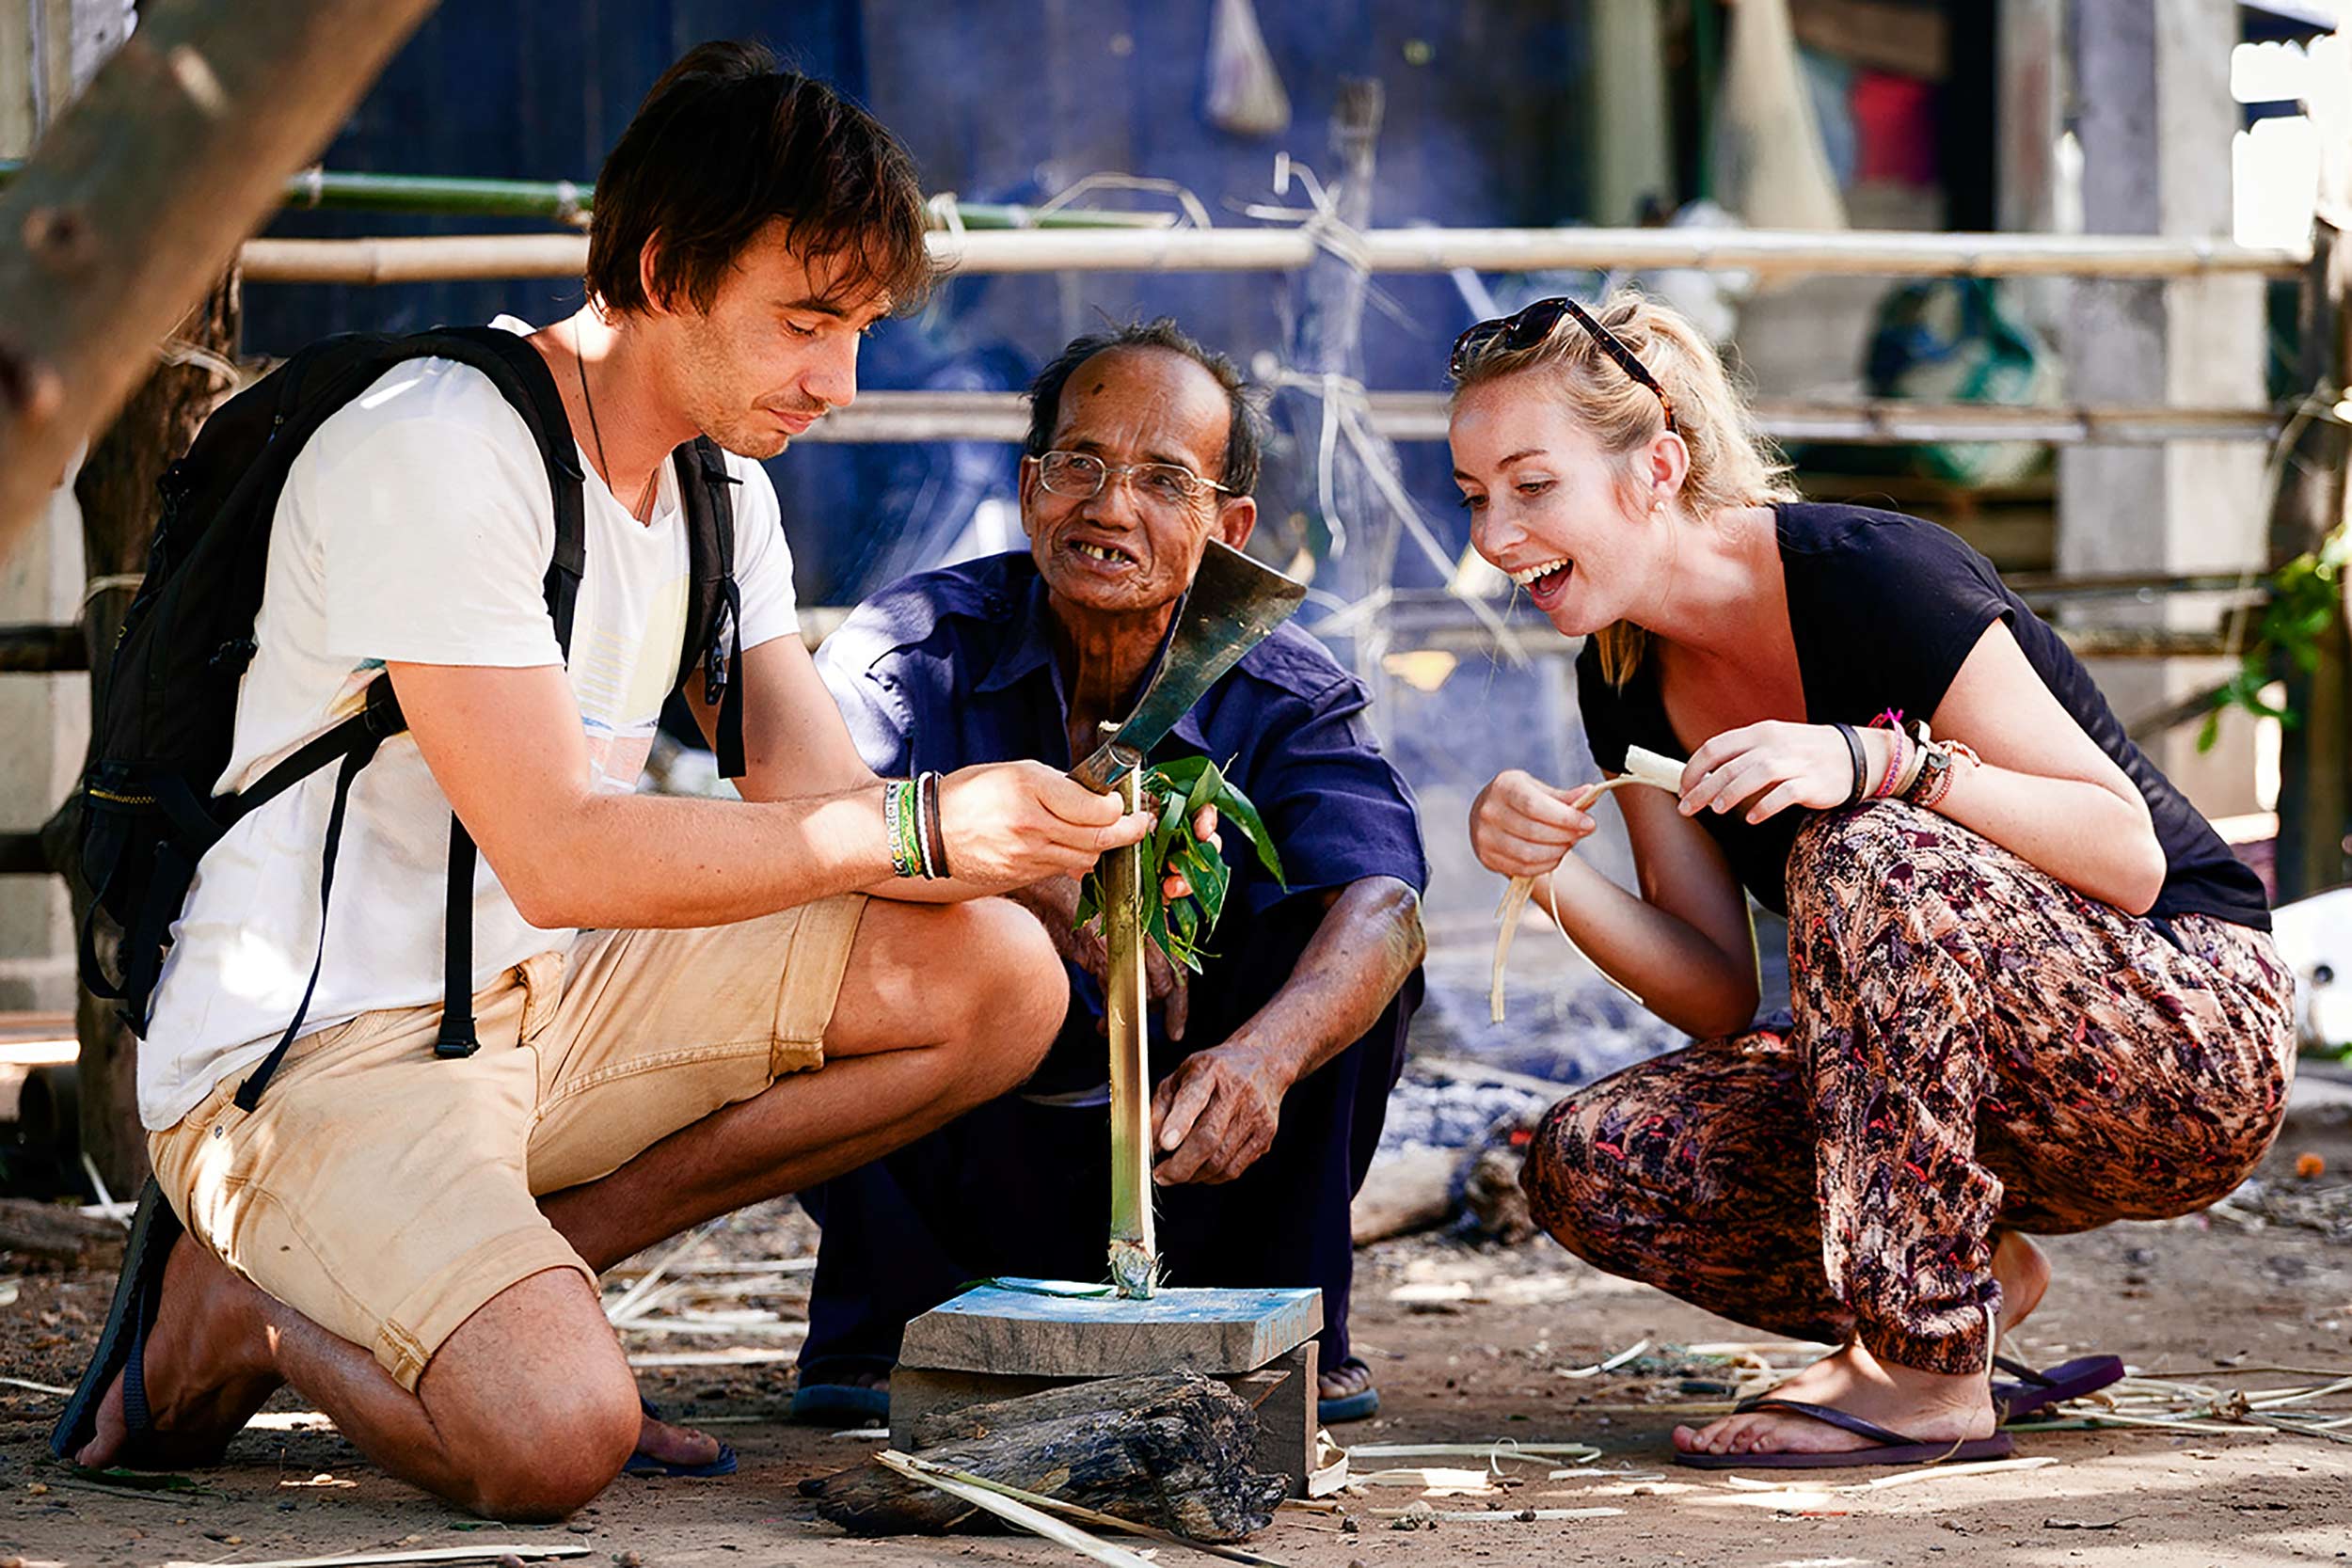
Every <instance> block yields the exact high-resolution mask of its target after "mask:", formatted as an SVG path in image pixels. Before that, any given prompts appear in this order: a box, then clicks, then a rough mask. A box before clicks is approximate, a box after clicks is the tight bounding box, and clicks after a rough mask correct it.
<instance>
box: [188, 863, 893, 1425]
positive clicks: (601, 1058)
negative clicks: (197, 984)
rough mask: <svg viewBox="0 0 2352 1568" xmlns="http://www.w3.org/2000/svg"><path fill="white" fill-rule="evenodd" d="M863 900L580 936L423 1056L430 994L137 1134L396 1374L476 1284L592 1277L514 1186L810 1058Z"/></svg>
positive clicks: (207, 1221)
mask: <svg viewBox="0 0 2352 1568" xmlns="http://www.w3.org/2000/svg"><path fill="white" fill-rule="evenodd" d="M865 909H866V897H865V895H863V894H851V895H846V896H843V897H839V898H830V899H826V900H824V901H822V902H820V903H816V904H810V905H806V906H803V908H801V909H797V910H787V911H784V912H783V913H781V914H773V915H769V916H766V917H765V918H763V919H759V920H747V921H743V922H741V923H739V924H738V925H733V926H722V927H707V928H704V929H699V930H683V931H598V932H589V933H583V934H582V935H581V937H580V940H579V941H578V942H577V943H576V944H575V945H574V946H573V948H572V950H571V951H570V953H568V954H564V953H553V952H550V953H542V954H539V955H538V956H537V957H535V958H530V959H528V960H526V961H524V962H523V963H520V964H517V965H516V966H515V967H514V968H513V969H511V970H509V971H508V972H507V973H506V974H502V975H501V976H500V977H499V980H498V982H497V983H496V984H495V985H492V986H490V987H489V988H488V989H486V990H484V991H483V992H482V993H481V994H480V995H479V996H476V997H475V998H474V1016H475V1021H476V1031H477V1034H478V1036H479V1037H480V1039H481V1041H482V1049H481V1050H480V1051H478V1052H476V1053H474V1054H473V1055H471V1056H469V1057H466V1058H464V1059H462V1060H450V1061H444V1060H442V1059H440V1058H438V1057H437V1056H435V1055H434V1054H433V1039H434V1036H435V1035H436V1033H437V1031H438V1029H439V1027H440V1017H441V1009H440V1006H438V1005H437V1004H435V1005H433V1006H421V1007H397V1008H390V1009H387V1010H385V1011H381V1012H373V1013H363V1014H361V1015H360V1016H359V1017H358V1018H356V1019H353V1020H352V1021H351V1022H348V1023H342V1024H338V1025H336V1026H335V1027H333V1028H329V1029H322V1030H320V1031H319V1032H318V1033H316V1034H314V1035H310V1036H309V1037H305V1038H303V1039H301V1040H299V1041H297V1042H295V1045H294V1050H293V1051H291V1052H289V1053H287V1056H286V1060H285V1061H284V1063H283V1064H282V1065H281V1066H280V1067H279V1068H278V1073H277V1075H276V1076H275V1077H274V1078H272V1079H271V1080H270V1084H269V1088H268V1091H267V1092H266V1093H265V1094H263V1095H262V1101H261V1103H260V1105H259V1106H257V1107H256V1108H255V1109H254V1110H253V1111H252V1112H250V1113H247V1112H244V1111H240V1110H239V1109H237V1107H236V1104H235V1098H236V1093H237V1088H238V1086H239V1085H241V1084H242V1083H243V1082H244V1081H245V1079H246V1076H247V1073H246V1072H245V1071H238V1072H233V1073H230V1075H229V1076H228V1077H227V1078H225V1079H223V1080H222V1081H221V1083H220V1084H219V1085H216V1086H215V1088H214V1090H213V1092H212V1093H211V1094H210V1095H209V1096H207V1097H206V1099H205V1100H204V1101H203V1102H202V1103H201V1104H199V1105H198V1106H197V1108H196V1109H195V1110H193V1111H191V1112H189V1113H188V1115H187V1116H186V1117H183V1119H182V1120H181V1121H180V1123H179V1124H178V1125H177V1126H175V1127H171V1128H169V1129H167V1130H166V1131H164V1132H152V1133H150V1134H149V1135H148V1150H149V1153H150V1155H151V1158H152V1160H153V1162H154V1165H155V1175H156V1179H157V1180H158V1181H160V1182H161V1184H162V1186H163V1190H164V1194H165V1196H166V1197H167V1198H168V1199H169V1200H170V1202H171V1205H172V1207H173V1209H174V1210H175V1211H176V1212H178V1213H179V1215H180V1217H181V1219H182V1220H183V1222H184V1223H185V1224H186V1226H187V1227H188V1230H189V1232H190V1234H192V1235H194V1236H195V1237H197V1238H198V1239H199V1241H201V1242H202V1243H204V1244H205V1245H206V1246H208V1247H210V1248H212V1250H213V1251H215V1253H217V1254H219V1255H220V1257H221V1259H223V1260H224V1261H225V1262H227V1263H228V1265H229V1266H230V1268H231V1269H233V1270H235V1271H236V1272H237V1273H238V1274H241V1275H244V1276H246V1278H247V1279H250V1280H251V1281H253V1283H254V1284H256V1285H258V1286H259V1287H261V1289H262V1290H263V1291H267V1292H268V1293H269V1294H270V1295H272V1296H275V1297H277V1298H278V1300H279V1301H282V1302H284V1303H286V1304H287V1305H288V1306H290V1307H294V1309H295V1310H297V1311H299V1312H301V1313H302V1314H303V1315H304V1316H305V1317H308V1318H310V1320H311V1321H312V1322H314V1323H318V1324H320V1325H321V1326H322V1327H324V1328H326V1329H329V1330H331V1331H332V1332H334V1333H336V1334H340V1335H342V1337H343V1338H346V1339H349V1340H351V1341H352V1342H354V1343H355V1344H359V1345H364V1346H366V1347H368V1348H369V1349H370V1350H372V1351H373V1353H374V1354H375V1358H376V1360H377V1361H379V1362H380V1363H382V1364H383V1367H384V1370H386V1371H388V1372H389V1373H391V1375H392V1376H393V1377H394V1378H395V1379H397V1380H398V1381H399V1383H400V1385H401V1386H403V1387H405V1388H409V1389H413V1388H415V1387H416V1386H417V1380H418V1379H419V1378H420V1377H421V1376H422V1375H423V1374H424V1369H425V1364H426V1363H427V1362H429V1361H431V1360H432V1359H433V1354H434V1352H436V1351H437V1350H438V1349H439V1348H440V1346H441V1343H442V1341H444V1340H445V1339H447V1338H449V1336H450V1335H451V1333H453V1331H454V1330H455V1329H456V1327H457V1325H458V1324H460V1323H464V1322H465V1321H466V1320H467V1319H468V1318H469V1317H470V1316H471V1315H472V1314H473V1313H474V1312H475V1311H476V1310H478V1309H479V1308H480V1307H482V1306H483V1305H484V1304H485V1303H486V1302H488V1301H489V1300H490V1298H491V1297H493V1296H495V1295H497V1294H498V1293H499V1292H500V1291H504V1290H506V1289H507V1288H508V1287H509V1286H512V1285H516V1284H518V1283H520V1282H521V1281H522V1280H524V1279H527V1278H529V1277H530V1276H531V1275H534V1274H538V1273H541V1272H542V1271H544V1270H548V1269H574V1270H577V1271H579V1273H580V1275H581V1276H582V1277H584V1278H586V1279H587V1280H588V1281H589V1282H590V1284H591V1285H592V1286H593V1285H594V1284H595V1281H596V1276H595V1275H594V1274H593V1273H591V1271H590V1270H589V1268H588V1266H587V1264H586V1263H584V1262H583V1261H581V1259H580V1256H579V1254H577V1253H575V1252H574V1251H573V1250H572V1248H571V1246H570V1245H569V1244H568V1243H565V1242H564V1239H563V1238H562V1237H561V1236H559V1235H557V1234H556V1232H555V1229H554V1227H551V1226H549V1225H548V1222H547V1220H546V1219H545V1218H544V1217H542V1216H541V1214H540V1212H539V1209H538V1205H537V1204H536V1202H534V1201H533V1198H534V1195H537V1194H541V1193H551V1192H555V1191H557V1190H559V1189H561V1188H564V1187H572V1186H577V1185H579V1184H580V1182H583V1181H592V1180H596V1178H597V1177H600V1176H603V1175H605V1174H607V1173H608V1172H611V1171H612V1170H614V1169H617V1168H618V1167H619V1166H621V1165H622V1164H626V1163H627V1162H628V1160H629V1159H630V1158H631V1157H633V1156H634V1155H636V1154H637V1153H638V1152H639V1151H640V1150H642V1149H644V1148H646V1147H648V1146H649V1145H651V1144H653V1143H655V1142H657V1141H658V1140H660V1139H661V1138H663V1137H666V1136H667V1135H668V1134H670V1133H672V1132H676V1131H677V1130H678V1129H679V1128H681V1127H686V1126H689V1125H691V1123H693V1122H696V1121H699V1120H701V1119H702V1118H703V1117H707V1116H709V1115H710V1114H711V1113H712V1112H714V1111H716V1110H718V1109H719V1108H720V1107H722V1106H724V1105H729V1104H732V1103H734V1102H735V1101H739V1100H748V1099H749V1098H751V1097H752V1096H753V1095H755V1094H757V1093H759V1092H760V1091H761V1090H762V1089H765V1088H766V1087H767V1086H768V1085H770V1084H771V1083H773V1082H774V1081H775V1080H776V1078H777V1077H778V1076H779V1075H781V1074H784V1073H788V1072H802V1071H806V1070H808V1069H814V1068H818V1067H821V1066H822V1065H823V1064H824V1035H825V1029H826V1026H827V1025H828V1024H829V1023H830V1022H832V1020H833V1009H834V1000H835V998H836V997H838V996H839V994H840V990H841V978H842V974H843V972H844V971H845V970H846V969H847V968H848V966H849V959H850V943H851V942H853V941H854V940H855V938H856V936H857V927H858V920H859V918H860V916H861V915H863V914H864V912H865Z"/></svg>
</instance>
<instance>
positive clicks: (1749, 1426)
mask: <svg viewBox="0 0 2352 1568" xmlns="http://www.w3.org/2000/svg"><path fill="white" fill-rule="evenodd" d="M1772 1392H1773V1393H1775V1394H1777V1395H1781V1396H1783V1397H1786V1398H1788V1399H1791V1400H1798V1401H1802V1402H1804V1403H1806V1404H1823V1405H1828V1406H1830V1407H1831V1408H1832V1409H1836V1410H1841V1411H1843V1412H1845V1413H1846V1414H1847V1415H1849V1416H1859V1417H1861V1418H1863V1419H1864V1420H1866V1421H1869V1422H1872V1423H1874V1424H1876V1425H1878V1426H1882V1427H1884V1428H1886V1429H1887V1430H1888V1431H1889V1432H1897V1433H1901V1434H1902V1435H1903V1436H1905V1437H1910V1438H1914V1439H1915V1440H1917V1441H1919V1442H1922V1443H1958V1442H1962V1441H1964V1440H1966V1439H1969V1438H1975V1437H1990V1436H1992V1435H1993V1430H1994V1424H1995V1423H1994V1414H1993V1396H1992V1390H1991V1388H1990V1387H1989V1386H1988V1385H1987V1384H1986V1382H1985V1380H1984V1378H1983V1376H1982V1375H1981V1374H1980V1373H1973V1372H1972V1373H1967V1374H1963V1375H1960V1376H1947V1375H1945V1374H1943V1373H1940V1372H1923V1371H1919V1370H1916V1369H1915V1368H1911V1367H1898V1366H1896V1365H1894V1364H1893V1363H1892V1362H1885V1361H1881V1360H1879V1359H1878V1357H1876V1356H1874V1355H1872V1354H1870V1353H1869V1351H1868V1350H1867V1349H1866V1348H1865V1347H1864V1346H1863V1345H1862V1344H1861V1343H1860V1341H1856V1342H1855V1343H1853V1344H1850V1345H1848V1346H1847V1347H1846V1348H1845V1349H1843V1350H1840V1351H1836V1352H1834V1353H1833V1354H1829V1355H1825V1356H1823V1357H1822V1358H1821V1359H1820V1360H1819V1361H1816V1362H1815V1363H1813V1365H1812V1366H1810V1367H1807V1368H1806V1369H1805V1370H1804V1371H1801V1372H1799V1373H1798V1374H1797V1375H1796V1376H1794V1377H1792V1378H1790V1379H1789V1380H1788V1382H1786V1383H1784V1384H1782V1385H1781V1386H1779V1387H1777V1388H1775V1389H1773V1390H1772ZM1674 1436H1675V1447H1676V1448H1677V1449H1680V1450H1682V1451H1683V1452H1684V1453H1848V1452H1851V1451H1854V1450H1856V1449H1867V1448H1869V1447H1871V1446H1872V1445H1871V1443H1870V1441H1869V1439H1867V1438H1866V1437H1862V1436H1859V1435H1857V1434H1855V1433H1851V1432H1847V1431H1845V1430H1844V1429H1843V1428H1841V1427H1834V1426H1831V1425H1829V1424H1827V1423H1826V1422H1822V1421H1816V1420H1813V1419H1811V1418H1808V1417H1804V1416H1800V1415H1798V1414H1796V1413H1795V1412H1794V1411H1788V1410H1758V1411H1755V1412H1753V1413H1751V1414H1748V1415H1743V1416H1726V1417H1724V1418H1723V1419H1722V1420H1720V1421H1714V1422H1711V1423H1709V1424H1708V1425H1707V1426H1705V1427H1703V1428H1700V1429H1699V1430H1697V1431H1695V1432H1694V1431H1692V1429H1691V1428H1689V1427H1677V1428H1675V1434H1674Z"/></svg>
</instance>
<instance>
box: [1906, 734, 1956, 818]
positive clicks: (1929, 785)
mask: <svg viewBox="0 0 2352 1568" xmlns="http://www.w3.org/2000/svg"><path fill="white" fill-rule="evenodd" d="M1951 782H1952V753H1951V752H1947V751H1946V750H1945V749H1944V748H1943V747H1941V746H1930V747H1928V748H1927V755H1926V756H1925V757H1924V758H1923V759H1922V760H1921V762H1920V764H1919V776H1918V777H1917V778H1915V779H1914V780H1913V781H1912V782H1911V787H1910V788H1909V789H1906V790H1904V791H1903V796H1902V798H1903V800H1905V801H1907V802H1908V803H1910V804H1912V805H1915V806H1918V807H1920V808H1922V809H1926V808H1929V807H1932V806H1933V805H1934V804H1935V802H1936V801H1938V800H1942V799H1943V798H1944V791H1945V790H1947V789H1948V788H1949V787H1951Z"/></svg>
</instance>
